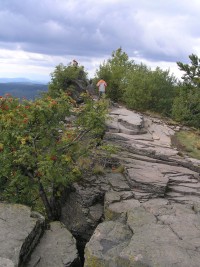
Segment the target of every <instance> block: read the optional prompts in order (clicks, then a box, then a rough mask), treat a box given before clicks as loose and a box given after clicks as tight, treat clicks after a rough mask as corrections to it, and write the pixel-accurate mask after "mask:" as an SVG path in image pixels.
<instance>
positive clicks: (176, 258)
mask: <svg viewBox="0 0 200 267" xmlns="http://www.w3.org/2000/svg"><path fill="white" fill-rule="evenodd" d="M111 117H113V120H110V121H108V132H107V134H106V138H105V139H106V140H107V141H108V142H113V143H114V144H117V145H118V146H119V152H118V155H117V156H116V157H117V158H118V159H119V158H120V160H121V162H122V163H123V165H124V166H125V173H124V174H117V175H116V176H115V174H112V173H111V174H107V176H105V177H104V178H101V179H104V180H103V187H102V188H101V186H100V185H99V184H96V185H95V182H94V183H93V185H95V188H96V187H98V188H99V192H103V193H104V194H105V197H104V213H103V216H104V218H105V221H104V222H102V223H100V224H99V225H98V227H97V228H96V230H95V232H94V234H93V235H92V237H91V239H90V241H89V242H88V243H87V245H86V248H85V264H84V266H85V267H90V266H96V267H104V266H105V267H122V266H123V267H126V266H137V267H138V266H148V267H155V266H162V267H165V266H166V267H169V266H170V267H175V266H176V267H188V266H192V267H199V266H200V258H199V252H200V181H199V179H200V176H199V172H200V161H199V160H193V159H190V158H188V157H180V156H179V153H178V151H177V149H175V148H172V147H171V139H170V136H171V135H173V134H174V130H178V129H173V128H171V127H169V126H168V125H166V124H165V123H163V122H162V121H161V120H157V119H156V120H155V119H153V118H150V117H147V116H142V115H141V114H138V113H134V112H131V111H127V110H125V109H120V108H118V109H115V110H113V111H112V112H111ZM95 181H96V180H95ZM90 193H91V194H92V190H91V192H90Z"/></svg>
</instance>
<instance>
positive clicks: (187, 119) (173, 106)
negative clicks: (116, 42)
mask: <svg viewBox="0 0 200 267" xmlns="http://www.w3.org/2000/svg"><path fill="white" fill-rule="evenodd" d="M189 58H190V60H191V64H190V65H189V64H183V63H181V62H178V63H177V64H178V66H179V68H180V70H182V71H183V72H184V73H185V74H184V75H183V81H182V82H181V81H178V80H177V79H176V78H175V76H174V75H173V74H170V72H169V70H162V69H160V68H159V67H157V68H156V69H155V70H151V69H150V68H149V67H148V66H146V65H145V64H136V63H135V62H134V61H132V60H129V58H128V55H127V54H126V53H125V52H123V51H122V49H121V48H119V49H117V50H116V51H114V52H113V53H112V56H111V58H109V59H108V60H107V61H105V62H104V63H103V64H102V65H100V67H99V69H98V70H97V72H96V78H95V82H96V80H97V79H100V78H104V79H105V80H106V81H107V83H108V88H107V95H108V97H109V98H111V99H112V100H113V101H118V102H123V103H124V104H125V105H126V106H127V107H128V108H131V109H136V110H139V111H147V110H149V111H154V112H158V113H161V114H163V115H165V116H169V117H172V118H174V119H175V120H177V121H179V122H182V123H185V124H187V125H190V126H194V127H197V128H199V127H200V60H199V59H198V57H197V56H195V55H191V56H189Z"/></svg>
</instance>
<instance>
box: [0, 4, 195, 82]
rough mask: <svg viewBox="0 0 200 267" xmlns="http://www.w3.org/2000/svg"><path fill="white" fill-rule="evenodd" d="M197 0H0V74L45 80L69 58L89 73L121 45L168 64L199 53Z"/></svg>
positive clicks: (133, 54)
mask: <svg viewBox="0 0 200 267" xmlns="http://www.w3.org/2000/svg"><path fill="white" fill-rule="evenodd" d="M199 14H200V1H199V0H190V1H188V0H168V1H166V0H139V1H138V0H25V1H21V0H0V78H2V77H9V78H14V77H24V78H29V79H32V80H41V81H42V80H43V81H50V77H51V76H50V74H51V73H52V72H53V71H54V70H55V67H56V66H57V65H58V64H60V63H63V64H64V65H67V64H69V63H70V62H71V61H72V60H73V59H75V60H77V61H78V62H79V64H80V65H82V66H84V68H85V70H86V71H87V72H88V75H89V77H90V78H92V77H94V75H95V72H96V70H97V69H98V68H99V65H100V64H102V63H103V61H104V60H107V59H109V58H110V57H111V54H112V52H113V51H115V50H116V49H118V48H119V47H121V48H122V50H123V51H124V52H126V53H127V54H128V56H129V58H130V59H131V60H134V61H135V62H136V63H141V62H142V63H144V64H146V65H147V66H149V67H150V68H152V69H154V68H155V67H160V68H162V69H163V70H167V69H169V70H170V72H171V73H173V74H174V75H175V76H176V77H178V78H180V77H181V72H180V71H179V70H178V66H177V64H176V62H177V61H181V62H184V63H189V58H188V56H189V55H191V54H192V53H194V54H196V55H198V56H200V20H199Z"/></svg>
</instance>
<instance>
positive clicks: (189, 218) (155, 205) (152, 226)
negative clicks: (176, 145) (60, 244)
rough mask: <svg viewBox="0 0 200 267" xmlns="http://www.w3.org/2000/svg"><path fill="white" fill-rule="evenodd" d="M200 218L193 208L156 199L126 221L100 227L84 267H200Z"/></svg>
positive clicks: (88, 245) (89, 248) (93, 238)
mask: <svg viewBox="0 0 200 267" xmlns="http://www.w3.org/2000/svg"><path fill="white" fill-rule="evenodd" d="M199 233H200V216H199V215H198V214H197V213H195V212H194V211H193V210H192V209H191V207H189V206H184V205H178V204H174V205H171V204H170V203H169V202H168V201H167V200H164V199H154V200H150V201H149V202H148V201H147V202H146V203H144V204H143V205H141V206H140V207H135V208H133V209H132V210H131V211H128V212H127V221H126V222H124V223H122V222H119V221H108V222H103V223H102V224H100V225H99V226H98V227H97V229H96V230H95V232H94V235H93V236H92V238H91V239H90V241H89V242H88V243H87V245H86V248H85V265H84V267H92V266H99V267H107V266H109V267H110V266H111V267H122V266H123V267H130V266H131V267H142V266H143V267H156V266H162V267H169V266H170V267H188V266H191V267H198V266H199V252H200V249H199V248H200V235H199Z"/></svg>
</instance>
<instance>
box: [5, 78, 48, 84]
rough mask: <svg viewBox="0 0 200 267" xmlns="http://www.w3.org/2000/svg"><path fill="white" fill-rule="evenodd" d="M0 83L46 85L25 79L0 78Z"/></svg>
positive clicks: (42, 82) (43, 82)
mask: <svg viewBox="0 0 200 267" xmlns="http://www.w3.org/2000/svg"><path fill="white" fill-rule="evenodd" d="M0 83H34V84H47V83H48V82H46V81H37V80H30V79H27V78H0Z"/></svg>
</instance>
